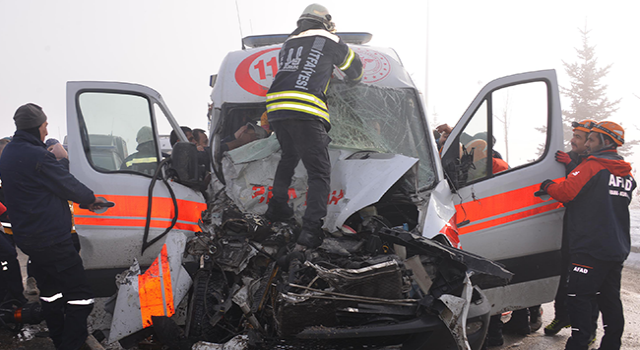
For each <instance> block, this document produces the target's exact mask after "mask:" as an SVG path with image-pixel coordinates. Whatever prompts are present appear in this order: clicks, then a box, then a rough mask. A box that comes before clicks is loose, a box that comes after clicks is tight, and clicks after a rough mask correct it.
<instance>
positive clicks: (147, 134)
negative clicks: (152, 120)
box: [136, 126, 153, 144]
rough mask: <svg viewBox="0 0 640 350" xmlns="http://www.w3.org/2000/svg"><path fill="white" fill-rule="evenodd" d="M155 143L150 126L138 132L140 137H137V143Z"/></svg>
mask: <svg viewBox="0 0 640 350" xmlns="http://www.w3.org/2000/svg"><path fill="white" fill-rule="evenodd" d="M149 141H153V130H152V129H151V127H150V126H143V127H142V128H140V130H138V135H137V136H136V142H137V143H138V144H141V143H145V142H149Z"/></svg>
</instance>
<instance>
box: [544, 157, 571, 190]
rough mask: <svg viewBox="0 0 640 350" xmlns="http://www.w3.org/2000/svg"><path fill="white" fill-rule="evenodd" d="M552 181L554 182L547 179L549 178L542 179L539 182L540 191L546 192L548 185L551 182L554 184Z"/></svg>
mask: <svg viewBox="0 0 640 350" xmlns="http://www.w3.org/2000/svg"><path fill="white" fill-rule="evenodd" d="M565 154H566V153H565ZM554 183H555V182H553V180H549V179H546V180H544V181H542V183H541V184H540V191H544V192H547V189H548V188H549V186H551V184H554Z"/></svg>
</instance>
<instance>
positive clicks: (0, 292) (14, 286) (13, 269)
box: [0, 232, 27, 306]
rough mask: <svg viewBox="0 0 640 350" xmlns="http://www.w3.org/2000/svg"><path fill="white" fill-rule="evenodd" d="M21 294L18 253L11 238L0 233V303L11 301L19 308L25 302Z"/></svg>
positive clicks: (25, 299) (22, 288)
mask: <svg viewBox="0 0 640 350" xmlns="http://www.w3.org/2000/svg"><path fill="white" fill-rule="evenodd" d="M23 292H24V287H23V285H22V273H21V272H20V263H19V262H18V253H17V252H16V248H15V246H14V244H13V241H12V238H10V237H9V235H7V234H6V233H1V232H0V302H3V301H9V300H13V302H12V303H13V305H16V306H21V305H23V304H24V303H26V302H27V298H25V297H24V295H23V294H22V293H23Z"/></svg>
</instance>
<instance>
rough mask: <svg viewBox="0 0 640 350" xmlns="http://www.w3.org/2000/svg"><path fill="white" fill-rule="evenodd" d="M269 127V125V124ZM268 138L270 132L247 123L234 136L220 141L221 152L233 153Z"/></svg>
mask: <svg viewBox="0 0 640 350" xmlns="http://www.w3.org/2000/svg"><path fill="white" fill-rule="evenodd" d="M265 113H266V112H265ZM267 125H269V124H268V123H267ZM268 136H269V132H268V131H267V130H266V129H264V128H262V127H260V126H258V125H256V124H255V123H253V122H247V123H246V124H245V125H243V126H241V127H240V128H239V129H238V130H236V132H235V133H233V135H230V136H228V137H226V138H224V139H222V140H221V141H220V150H221V152H227V151H231V150H233V149H236V148H239V147H242V146H244V145H246V144H248V143H251V142H253V141H255V140H259V139H263V138H266V137H268Z"/></svg>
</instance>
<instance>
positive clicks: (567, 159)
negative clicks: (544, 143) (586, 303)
mask: <svg viewBox="0 0 640 350" xmlns="http://www.w3.org/2000/svg"><path fill="white" fill-rule="evenodd" d="M596 124H597V122H596V121H595V120H592V119H585V120H583V121H580V122H573V123H571V126H573V136H572V137H571V140H570V141H569V144H570V145H571V151H569V152H568V153H565V152H563V151H557V152H556V161H557V162H559V163H562V164H563V165H564V166H565V170H566V175H567V176H568V175H569V174H570V173H571V171H572V170H573V169H575V167H577V166H578V165H580V163H582V161H583V160H584V159H586V158H587V157H588V156H589V152H587V138H588V137H589V133H590V132H591V128H593V126H594V125H596ZM567 224H568V215H567V212H565V215H564V219H563V225H562V226H563V228H562V230H563V234H562V250H561V253H562V261H561V265H562V272H561V274H560V284H559V285H558V291H557V293H556V298H555V300H554V303H553V307H554V311H555V316H554V319H553V320H552V321H551V323H549V324H548V325H547V326H546V327H545V328H544V334H545V335H555V334H558V332H560V330H562V329H563V328H568V327H570V326H571V323H570V322H569V312H568V311H567V304H566V299H567V275H568V274H569V270H570V263H569V259H570V255H569V233H568V229H567ZM592 317H593V318H594V322H596V321H597V318H598V307H597V305H595V304H594V308H593V314H592ZM595 336H596V334H595V333H593V334H592V335H591V339H592V340H595Z"/></svg>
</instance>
